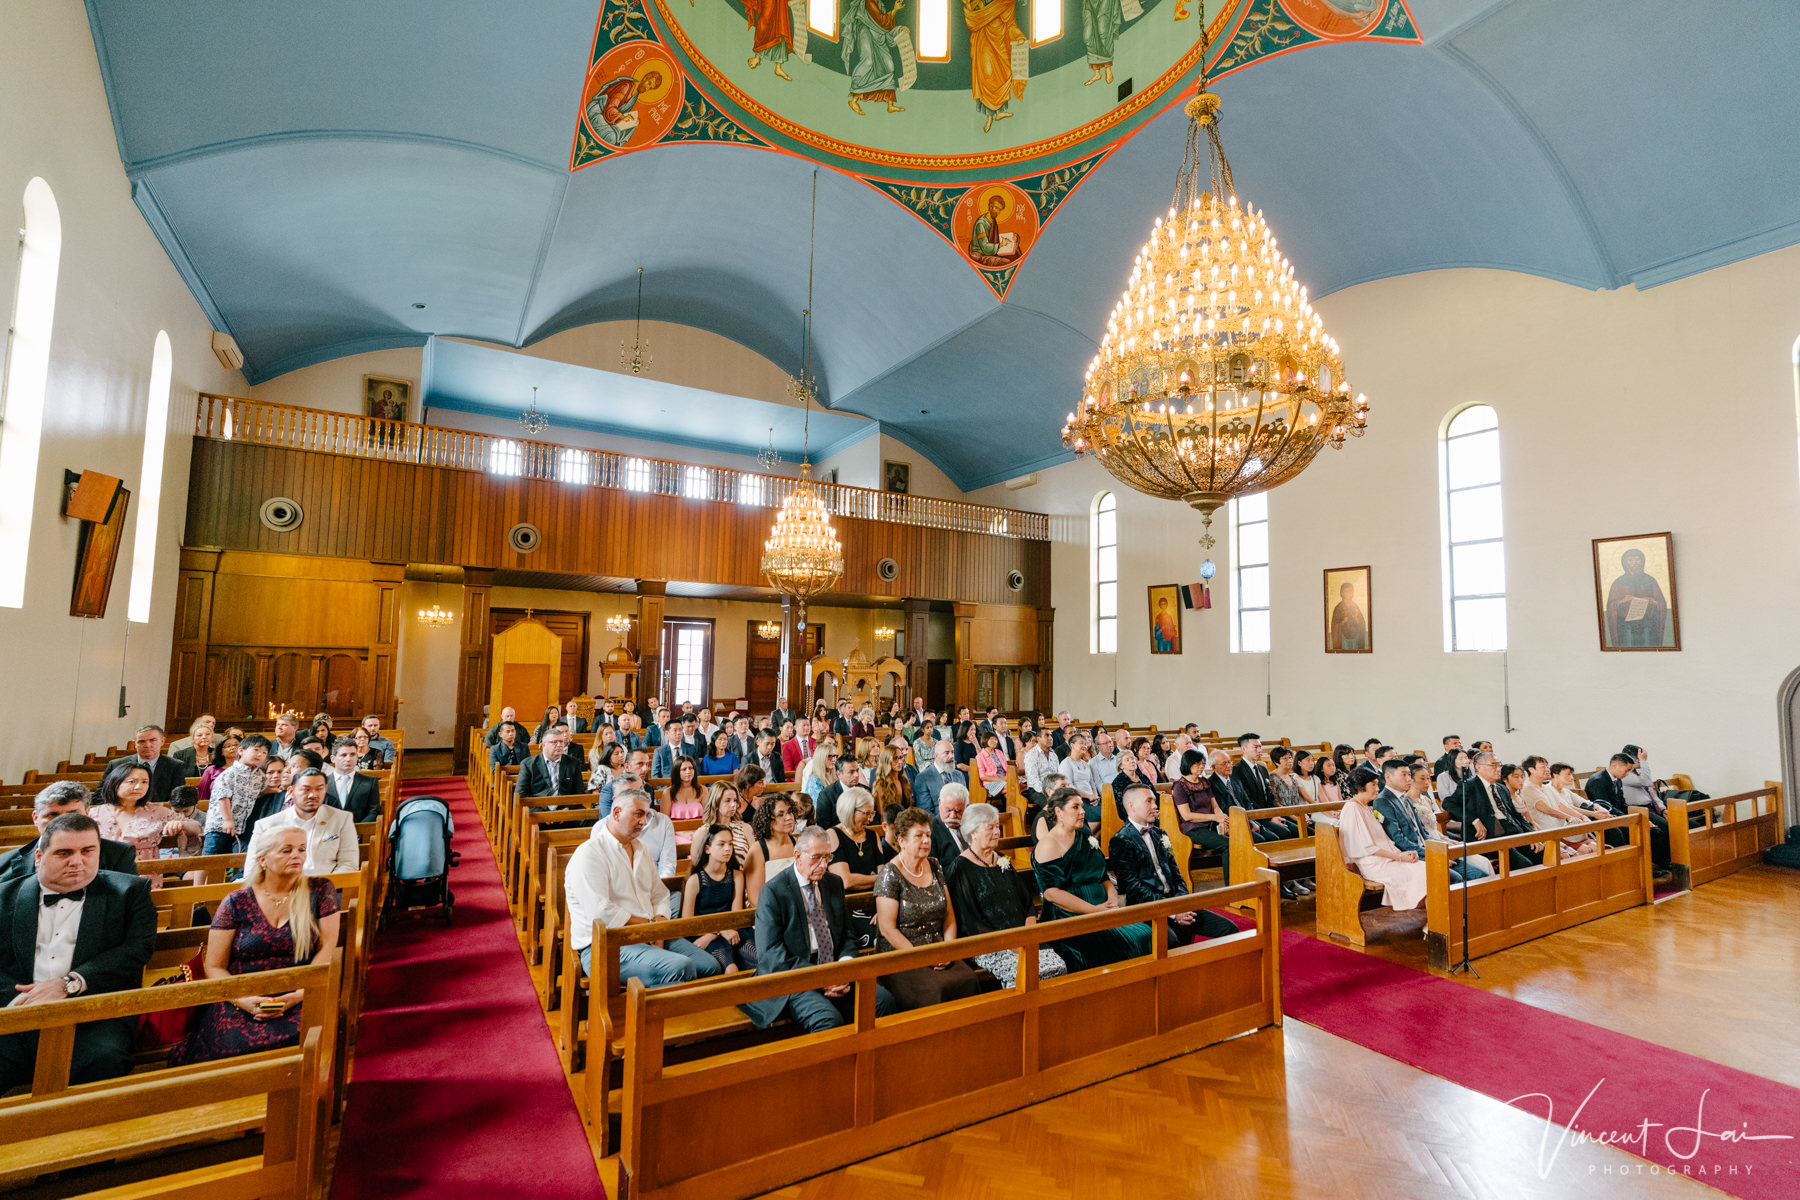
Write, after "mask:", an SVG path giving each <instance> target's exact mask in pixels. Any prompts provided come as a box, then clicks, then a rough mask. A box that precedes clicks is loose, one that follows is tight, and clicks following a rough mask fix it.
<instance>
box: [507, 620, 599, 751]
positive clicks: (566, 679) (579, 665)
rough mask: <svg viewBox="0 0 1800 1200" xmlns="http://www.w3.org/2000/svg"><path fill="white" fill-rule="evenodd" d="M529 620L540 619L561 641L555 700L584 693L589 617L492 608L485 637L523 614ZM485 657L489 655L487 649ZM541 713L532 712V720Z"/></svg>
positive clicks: (566, 701)
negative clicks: (560, 665)
mask: <svg viewBox="0 0 1800 1200" xmlns="http://www.w3.org/2000/svg"><path fill="white" fill-rule="evenodd" d="M527 612H529V613H530V614H531V619H532V620H534V621H538V622H541V623H542V624H543V625H544V626H545V627H546V628H548V629H549V630H550V632H551V633H554V634H555V635H556V636H558V637H560V638H561V639H562V640H563V643H562V667H561V670H560V672H559V673H558V675H557V678H556V692H557V703H558V704H567V703H568V702H569V701H571V700H573V699H574V698H575V697H577V696H584V695H586V694H587V690H588V686H587V683H588V620H589V618H590V617H591V616H592V614H591V613H586V612H569V611H562V610H552V609H541V608H540V609H523V608H496V609H491V610H489V618H488V629H489V631H490V632H489V635H488V636H489V637H490V638H491V637H494V636H497V635H498V634H501V633H504V632H505V631H506V630H508V629H511V628H512V627H513V626H514V625H517V624H518V623H519V622H520V621H523V620H525V618H526V613H527ZM489 657H490V658H491V657H492V652H491V651H490V653H489ZM543 715H544V714H543V713H541V712H540V713H533V714H532V718H531V719H532V723H533V724H534V725H535V724H536V723H537V719H538V718H539V717H541V716H543Z"/></svg>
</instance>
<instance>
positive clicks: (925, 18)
mask: <svg viewBox="0 0 1800 1200" xmlns="http://www.w3.org/2000/svg"><path fill="white" fill-rule="evenodd" d="M949 58H950V0H919V61H920V62H924V61H926V60H927V59H929V60H931V61H933V62H945V61H948V59H949Z"/></svg>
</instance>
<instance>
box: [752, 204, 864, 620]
mask: <svg viewBox="0 0 1800 1200" xmlns="http://www.w3.org/2000/svg"><path fill="white" fill-rule="evenodd" d="M812 187H813V194H812V210H813V217H812V221H813V224H812V228H813V235H809V239H808V251H807V259H806V308H805V310H804V311H802V313H801V314H800V315H801V344H802V354H801V367H800V374H799V375H798V376H796V377H795V378H794V381H793V391H794V398H795V399H797V400H799V401H800V403H801V404H802V405H803V406H804V407H805V409H806V418H805V426H804V434H803V441H802V452H801V458H800V478H799V480H798V481H796V482H795V484H794V489H793V491H791V492H789V493H788V497H787V499H786V501H784V502H783V503H782V505H781V511H780V512H779V513H777V514H776V515H775V528H774V530H773V532H771V533H770V534H769V540H768V541H767V542H765V543H763V554H762V562H761V564H760V565H761V569H762V573H763V576H764V577H765V578H766V579H768V581H769V586H770V587H772V588H774V589H775V590H776V591H778V592H780V593H781V594H782V595H784V596H792V597H793V598H794V599H795V600H796V601H797V602H798V603H799V605H800V611H799V627H800V628H802V629H804V628H805V627H806V603H807V601H809V600H811V599H812V598H813V597H815V596H817V595H819V594H820V593H821V592H825V591H828V590H829V589H830V588H831V587H832V586H833V585H834V584H836V583H837V581H838V580H839V579H842V578H843V577H844V549H843V547H842V546H840V545H839V544H838V537H837V531H836V530H834V529H833V528H832V527H831V514H830V512H828V511H827V510H826V508H825V502H824V500H822V499H821V498H820V496H819V493H818V491H817V490H816V489H815V488H814V487H813V484H812V458H811V448H812V398H813V394H814V382H813V374H812V294H813V258H812V250H811V244H812V236H815V235H816V234H817V232H818V227H819V173H818V172H817V171H814V172H813V185H812Z"/></svg>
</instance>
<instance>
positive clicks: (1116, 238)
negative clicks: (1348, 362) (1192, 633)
mask: <svg viewBox="0 0 1800 1200" xmlns="http://www.w3.org/2000/svg"><path fill="white" fill-rule="evenodd" d="M596 8H597V4H596V0H532V2H531V3H495V2H493V0H430V2H429V3H427V2H426V0H384V2H383V3H379V4H370V3H367V0H360V2H352V0H310V2H309V3H306V4H284V5H277V4H228V5H227V4H218V3H216V2H210V3H209V2H206V0H160V2H159V3H156V4H145V3H142V0H88V10H89V16H90V20H91V24H92V28H93V32H94V40H95V46H96V49H97V52H98V55H99V60H100V66H101V71H102V76H103V78H104V80H105V82H106V87H107V92H108V99H109V102H110V104H111V106H112V113H113V120H114V125H115V129H116V132H117V136H118V142H119V152H120V156H121V158H122V159H123V161H124V163H125V167H126V171H127V174H128V175H129V177H130V178H131V180H132V184H133V187H134V191H135V195H136V198H137V201H138V204H139V207H140V209H141V210H142V211H143V213H144V215H145V218H146V219H147V220H148V221H149V222H150V224H151V226H152V228H153V229H155V231H156V233H157V235H158V236H159V237H160V238H161V239H162V242H163V244H164V245H165V246H166V247H167V249H168V251H169V254H170V257H171V258H172V259H173V260H174V262H175V264H176V266H177V267H178V269H180V270H181V271H182V272H183V273H184V275H185V276H186V278H187V280H188V282H189V284H190V286H191V287H192V288H193V290H194V292H195V295H196V296H197V297H198V298H199V299H200V302H201V304H202V305H203V306H204V307H205V308H206V309H207V311H208V314H209V315H210V316H211V317H212V319H213V320H214V322H215V323H216V324H217V325H218V327H219V328H221V329H226V330H228V331H230V332H231V333H232V334H233V335H234V336H235V337H236V338H237V340H238V342H239V344H240V345H241V346H242V348H243V350H244V353H245V356H246V359H247V364H246V368H245V371H246V374H247V375H248V376H249V377H250V379H251V380H252V381H253V382H255V381H260V380H262V379H266V378H269V377H271V376H274V375H278V374H281V373H283V372H286V371H290V370H293V369H295V368H297V367H300V366H304V365H308V364H311V363H315V362H320V361H324V360H327V359H330V358H334V357H339V356H342V355H345V354H351V353H356V352H359V351H363V350H369V349H375V348H380V347H387V346H400V345H419V344H422V343H423V342H424V341H425V340H426V339H427V338H428V337H429V336H431V335H433V334H437V335H444V336H447V337H459V338H468V339H475V340H480V341H486V342H491V343H495V344H498V345H502V346H522V345H528V344H531V343H533V342H536V341H538V340H539V339H541V338H544V337H547V336H549V335H550V334H552V333H555V332H558V331H560V330H564V329H568V328H572V327H575V326H578V325H582V324H586V323H589V322H594V321H602V320H618V319H623V318H626V317H628V316H630V314H631V312H632V310H633V304H634V296H635V291H634V289H635V284H636V274H635V272H636V268H637V267H638V266H643V267H644V268H645V271H646V276H645V278H646V287H645V313H644V315H645V316H646V317H648V318H651V319H655V320H661V321H672V322H679V323H683V324H687V325H692V326H697V327H700V328H704V329H708V330H711V331H713V332H715V333H718V334H721V335H723V336H725V337H728V338H731V339H733V340H735V341H737V342H740V343H742V344H743V345H745V346H747V347H749V348H751V349H753V350H755V351H757V352H758V353H760V354H763V355H765V356H766V357H768V358H769V359H771V360H773V361H774V362H775V363H776V364H778V365H780V366H782V367H783V368H785V369H790V370H791V369H792V368H793V367H794V366H796V365H797V363H798V360H799V357H800V338H799V320H798V313H799V310H800V309H801V308H802V307H803V306H804V305H805V303H806V277H807V264H806V213H807V204H808V197H809V189H810V185H811V167H810V165H809V164H807V163H806V162H804V161H803V160H800V159H798V158H795V157H792V156H789V155H785V154H774V153H769V152H767V151H764V150H759V149H751V148H743V147H733V146H727V145H701V144H682V145H675V146H666V147H657V148H654V149H651V150H648V151H645V152H642V153H636V154H630V155H625V156H623V157H621V158H619V159H618V160H616V161H611V162H606V163H601V164H597V165H596V166H594V167H592V168H589V169H587V170H584V171H580V172H577V173H574V174H571V173H570V172H569V170H568V169H567V168H568V161H569V138H570V131H571V129H572V127H573V120H574V113H575V111H576V109H577V107H578V104H579V99H580V95H579V93H580V89H581V83H582V78H583V72H584V70H585V69H586V66H587V59H588V51H589V49H590V47H591V43H592V36H593V27H594V20H595V14H596ZM1410 9H1411V12H1412V15H1413V17H1414V19H1415V21H1416V23H1417V25H1418V28H1419V31H1420V33H1421V34H1422V35H1423V36H1424V38H1425V44H1424V45H1423V46H1417V45H1403V44H1392V43H1381V42H1357V43H1347V44H1342V45H1333V46H1323V47H1317V48H1312V49H1307V50H1304V51H1302V52H1299V53H1293V54H1286V55H1281V56H1279V57H1275V58H1272V59H1268V60H1265V61H1262V62H1258V63H1255V64H1253V65H1252V66H1251V67H1249V68H1247V69H1245V70H1243V71H1240V72H1238V73H1236V74H1234V75H1231V76H1229V77H1228V78H1226V79H1224V80H1222V81H1221V82H1220V83H1219V84H1218V85H1217V90H1218V91H1219V93H1220V95H1221V96H1222V97H1223V99H1224V101H1225V105H1226V108H1225V123H1224V125H1223V133H1224V137H1225V144H1226V148H1227V150H1228V151H1229V152H1230V153H1231V155H1232V162H1233V166H1234V168H1235V173H1236V176H1237V180H1238V184H1239V186H1240V189H1241V191H1242V194H1243V195H1244V196H1246V197H1247V198H1248V199H1250V200H1251V201H1252V202H1253V203H1255V204H1256V205H1258V206H1259V207H1262V208H1264V209H1265V210H1266V211H1267V213H1268V216H1269V219H1270V222H1271V224H1273V225H1274V227H1275V228H1276V230H1277V232H1278V233H1279V235H1280V236H1281V239H1282V245H1283V248H1284V249H1285V250H1286V251H1287V252H1288V253H1289V254H1290V256H1291V257H1292V259H1293V261H1294V262H1295V264H1296V267H1297V269H1298V270H1299V272H1300V274H1301V277H1302V280H1303V281H1304V282H1306V283H1308V284H1309V285H1310V287H1311V289H1312V292H1313V294H1314V295H1315V296H1319V295H1324V294H1327V293H1329V292H1332V291H1335V290H1338V289H1341V288H1345V287H1348V286H1350V285H1353V284H1356V283H1359V282H1363V281H1366V280H1371V279H1378V278H1382V277H1385V276H1390V275H1397V274H1403V273H1407V272H1414V271H1424V270H1430V269H1433V268H1439V267H1449V266H1490V267H1499V268H1505V269H1510V270H1518V271H1526V272H1530V273H1533V274H1539V275H1544V276H1548V277H1551V278H1554V279H1559V280H1563V281H1566V282H1568V283H1571V284H1575V285H1578V286H1583V287H1592V288H1609V287H1618V286H1622V285H1625V284H1630V283H1636V284H1639V285H1651V284H1656V283H1662V282H1666V281H1668V280H1671V279H1676V278H1680V277H1682V276H1684V275H1688V274H1692V273H1694V272H1697V271H1701V270H1705V269H1707V268H1709V267H1713V266H1717V265H1720V264H1723V263H1726V262H1730V261H1734V260H1736V259H1740V258H1744V257H1748V256H1750V255H1753V254H1757V253H1761V252H1764V251H1766V250H1770V249H1773V248H1776V247H1779V246H1784V245H1788V244H1791V243H1794V242H1796V241H1800V154H1795V153H1794V152H1793V150H1792V139H1793V131H1794V130H1795V129H1796V128H1800V72H1796V70H1795V69H1794V52H1793V47H1794V46H1796V45H1800V4H1795V3H1793V2H1792V0H1734V2H1733V3H1731V4H1727V5H1707V6H1703V5H1694V4H1689V3H1677V2H1676V0H1632V2H1629V3H1628V2H1627V0H1580V2H1579V3H1574V2H1571V0H1411V3H1410ZM1183 131H1184V119H1183V118H1182V117H1181V115H1180V114H1179V112H1178V111H1171V112H1169V113H1166V114H1165V115H1164V116H1163V117H1162V118H1160V119H1159V120H1157V121H1156V122H1155V123H1153V124H1152V125H1150V126H1149V127H1148V128H1146V129H1145V130H1144V131H1143V132H1142V133H1140V134H1139V135H1138V136H1137V137H1135V138H1134V139H1132V140H1131V141H1129V142H1127V143H1126V144H1124V145H1123V146H1122V147H1121V148H1120V149H1119V150H1118V151H1117V152H1115V153H1114V154H1113V156H1112V157H1111V158H1110V159H1108V160H1107V161H1105V162H1104V163H1103V164H1102V165H1101V166H1100V167H1099V168H1097V169H1096V170H1095V171H1094V172H1093V173H1092V174H1091V175H1090V176H1089V177H1088V179H1087V181H1086V182H1085V183H1084V184H1083V186H1082V187H1081V188H1080V189H1079V190H1078V191H1077V192H1075V194H1074V195H1073V196H1071V197H1070V198H1069V199H1068V200H1067V201H1066V202H1065V203H1064V205H1063V207H1062V208H1061V209H1060V210H1059V211H1058V212H1057V213H1056V215H1055V217H1054V219H1053V220H1052V221H1051V222H1050V223H1049V224H1048V225H1047V226H1046V227H1045V228H1044V230H1043V232H1042V234H1041V236H1040V238H1039V240H1038V242H1037V245H1036V247H1035V249H1034V250H1033V252H1032V253H1031V255H1030V257H1029V258H1028V259H1027V260H1026V261H1025V262H1024V264H1023V265H1022V266H1021V267H1019V269H1018V274H1017V277H1016V279H1015V281H1014V283H1013V285H1012V288H1011V291H1010V292H1009V293H1008V297H1007V299H1006V301H1005V302H1004V303H1002V302H1000V301H998V300H997V299H996V298H995V296H994V294H993V293H992V292H991V291H990V290H989V289H988V287H987V286H986V285H985V284H984V283H983V282H982V280H981V279H980V278H979V277H978V276H977V275H976V274H975V272H974V271H972V270H971V269H970V267H969V265H968V264H967V262H966V261H965V260H964V259H963V258H962V257H961V255H959V254H958V253H957V251H956V250H955V249H954V248H953V247H951V246H950V245H948V244H946V243H945V242H944V241H943V240H942V239H941V238H939V237H938V236H937V234H935V233H934V232H933V231H932V230H930V229H929V228H928V227H927V226H926V225H924V224H923V223H922V222H921V221H919V220H918V219H917V218H915V217H914V216H913V215H911V214H910V213H909V212H907V211H906V210H905V209H903V208H901V207H899V206H898V205H896V204H895V203H894V202H893V201H891V200H889V199H887V198H886V197H885V196H883V195H881V194H879V193H878V192H876V191H875V190H873V189H872V188H869V187H867V186H865V185H863V184H861V183H860V182H857V181H855V180H852V179H850V178H847V177H844V176H841V175H837V174H835V173H833V172H830V171H824V172H821V173H820V176H819V230H818V268H817V283H816V297H815V302H814V305H813V310H814V313H815V326H814V328H815V339H816V355H817V368H818V372H819V375H820V377H821V379H822V381H823V384H824V394H825V396H826V398H827V399H828V400H829V402H830V403H831V405H832V406H833V407H836V408H840V409H843V410H845V411H847V412H853V413H857V414H860V415H863V416H868V417H873V418H876V419H878V420H880V421H881V422H883V428H884V429H885V430H887V431H888V432H891V433H893V434H894V435H896V436H898V437H901V438H902V439H904V440H905V441H907V442H909V443H910V444H912V445H913V446H915V447H916V448H917V449H919V451H920V452H921V453H924V454H926V455H928V456H929V457H930V458H932V459H933V460H934V461H935V462H937V463H938V465H939V466H941V467H942V468H943V469H944V470H945V471H946V472H947V473H948V474H949V475H950V476H951V478H952V479H953V480H955V481H956V482H957V483H958V484H960V485H961V486H963V487H965V488H973V487H977V486H981V485H983V484H986V483H991V482H994V481H997V480H1000V479H1005V478H1008V477H1010V476H1013V475H1017V474H1020V473H1023V472H1025V471H1028V470H1031V469H1033V468H1034V467H1037V466H1042V465H1045V464H1048V463H1050V462H1054V461H1057V460H1058V459H1060V458H1061V457H1064V455H1063V451H1062V448H1061V445H1060V442H1059V440H1058V436H1057V434H1058V429H1059V427H1060V424H1061V421H1062V417H1063V414H1064V413H1065V412H1066V411H1067V410H1068V408H1070V407H1071V404H1072V401H1073V398H1074V397H1075V395H1076V394H1077V390H1078V381H1079V379H1080V377H1081V370H1082V367H1083V366H1084V365H1085V363H1086V361H1087V359H1088V358H1089V357H1090V356H1091V355H1092V353H1093V351H1094V347H1095V342H1096V339H1097V335H1098V333H1099V331H1100V329H1101V328H1102V327H1103V325H1104V320H1105V316H1106V313H1107V312H1108V310H1109V309H1110V308H1111V304H1112V300H1113V298H1114V297H1115V296H1116V295H1117V293H1118V289H1119V287H1120V285H1121V282H1122V279H1123V276H1124V273H1125V270H1126V268H1127V265H1128V264H1129V262H1130V259H1131V255H1132V254H1133V253H1134V252H1135V251H1136V249H1137V248H1138V246H1139V245H1140V243H1141V242H1142V240H1143V237H1144V234H1145V231H1146V229H1147V227H1148V225H1149V222H1150V220H1151V218H1152V217H1153V215H1155V214H1156V213H1157V212H1158V211H1159V210H1160V209H1162V208H1163V207H1164V206H1165V205H1166V204H1167V197H1168V194H1169V192H1170V190H1171V188H1172V184H1173V178H1174V172H1175V167H1176V164H1177V162H1178V161H1179V158H1180V153H1181V144H1182V137H1183ZM416 303H422V304H424V305H425V308H423V309H415V308H414V307H413V305H414V304H416ZM484 369H485V368H484ZM496 386H497V385H496ZM516 391H517V389H513V390H512V391H510V392H509V393H508V394H507V395H506V396H505V397H504V401H503V402H504V404H505V405H506V407H507V408H508V410H509V411H510V410H511V409H516V408H517V406H518V405H517V395H516ZM496 399H497V400H499V398H496ZM469 402H470V404H472V405H478V404H479V402H480V399H479V397H476V398H473V399H470V401H469ZM921 410H925V411H923V412H922V411H921ZM717 419H718V420H728V419H729V418H728V416H725V417H719V418H717ZM755 424H756V427H755V428H754V429H750V428H746V429H745V430H743V431H741V432H742V433H743V439H742V440H743V441H744V442H745V443H746V444H747V445H752V446H753V445H756V444H759V443H760V441H761V440H762V439H763V438H764V437H766V429H765V427H764V424H763V423H762V422H761V418H760V417H759V418H756V421H755ZM729 432H730V431H726V433H727V434H729ZM712 435H713V436H712V440H714V441H718V440H721V438H720V436H719V431H717V430H714V431H712ZM724 440H729V437H725V438H724Z"/></svg>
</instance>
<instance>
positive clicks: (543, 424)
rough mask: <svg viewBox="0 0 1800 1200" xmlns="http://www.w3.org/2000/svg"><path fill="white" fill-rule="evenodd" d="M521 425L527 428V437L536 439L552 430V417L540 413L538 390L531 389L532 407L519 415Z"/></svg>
mask: <svg viewBox="0 0 1800 1200" xmlns="http://www.w3.org/2000/svg"><path fill="white" fill-rule="evenodd" d="M519 424H520V425H523V426H524V427H525V436H526V437H536V436H537V435H538V434H540V433H542V432H544V430H546V429H548V428H550V417H549V414H547V413H541V412H539V411H538V406H537V389H536V388H532V389H531V407H530V408H528V409H526V410H525V411H524V412H522V413H520V414H519Z"/></svg>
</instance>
